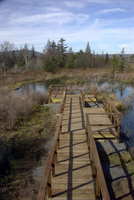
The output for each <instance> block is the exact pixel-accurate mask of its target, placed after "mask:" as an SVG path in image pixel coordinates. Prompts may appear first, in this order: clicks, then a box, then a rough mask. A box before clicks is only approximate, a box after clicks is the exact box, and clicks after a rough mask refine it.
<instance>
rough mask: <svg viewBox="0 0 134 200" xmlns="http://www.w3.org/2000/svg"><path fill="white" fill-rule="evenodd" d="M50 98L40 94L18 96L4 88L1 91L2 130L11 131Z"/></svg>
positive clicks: (0, 117) (0, 125)
mask: <svg viewBox="0 0 134 200" xmlns="http://www.w3.org/2000/svg"><path fill="white" fill-rule="evenodd" d="M47 101H48V97H47V96H46V95H43V94H40V93H34V94H29V95H27V94H25V95H17V94H16V93H15V92H11V91H9V90H8V89H6V88H4V89H1V90H0V129H1V130H11V129H13V128H15V127H16V126H17V125H18V124H19V123H20V122H21V121H23V120H25V119H27V118H28V117H29V116H30V115H31V114H32V113H33V112H34V111H35V109H36V108H37V105H42V104H44V103H47Z"/></svg>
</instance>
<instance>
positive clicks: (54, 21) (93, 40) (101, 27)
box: [0, 0, 134, 53]
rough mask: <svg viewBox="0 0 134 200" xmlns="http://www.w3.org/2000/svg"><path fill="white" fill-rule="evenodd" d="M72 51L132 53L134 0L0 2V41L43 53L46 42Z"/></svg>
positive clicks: (133, 43)
mask: <svg viewBox="0 0 134 200" xmlns="http://www.w3.org/2000/svg"><path fill="white" fill-rule="evenodd" d="M61 37H63V38H64V39H66V41H67V44H68V45H70V46H72V47H73V49H74V50H78V49H85V46H86V43H87V41H89V42H90V45H91V47H92V49H94V50H95V51H97V52H100V51H104V52H106V51H108V52H111V53H114V52H120V51H121V49H122V48H123V47H125V49H126V52H134V0H0V42H3V41H10V42H12V43H15V44H16V45H17V46H18V47H20V46H23V44H24V43H28V44H29V46H31V45H34V46H35V48H36V49H37V50H42V49H43V48H44V46H45V44H46V42H47V40H48V39H50V40H53V39H54V40H56V41H57V40H59V39H60V38H61Z"/></svg>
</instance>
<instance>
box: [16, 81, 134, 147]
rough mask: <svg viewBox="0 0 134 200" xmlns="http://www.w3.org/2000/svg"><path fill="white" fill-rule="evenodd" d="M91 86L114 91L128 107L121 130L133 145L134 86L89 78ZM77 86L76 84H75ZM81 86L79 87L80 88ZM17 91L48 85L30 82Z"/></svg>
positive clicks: (37, 89) (42, 87)
mask: <svg viewBox="0 0 134 200" xmlns="http://www.w3.org/2000/svg"><path fill="white" fill-rule="evenodd" d="M90 84H92V86H93V87H97V88H99V89H100V90H102V91H107V92H108V93H111V92H112V93H114V94H115V95H116V97H117V99H119V100H121V101H123V103H125V104H126V105H127V107H128V109H127V110H126V111H125V112H124V113H123V117H122V121H121V131H122V133H123V135H125V136H126V140H127V142H128V144H129V145H130V146H134V86H133V85H128V84H123V83H120V82H116V81H114V82H113V81H110V82H109V81H103V82H97V81H96V80H91V83H90ZM76 87H77V86H76ZM82 88H83V87H81V89H82ZM16 91H17V93H19V94H23V93H27V94H29V93H31V92H41V93H47V91H48V86H47V84H46V83H45V82H44V83H30V84H27V85H24V86H22V87H21V88H19V89H17V90H16Z"/></svg>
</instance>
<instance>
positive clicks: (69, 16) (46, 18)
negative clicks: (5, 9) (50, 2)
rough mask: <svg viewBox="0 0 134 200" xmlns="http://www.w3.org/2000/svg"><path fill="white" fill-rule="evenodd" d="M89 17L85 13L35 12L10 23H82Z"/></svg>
mask: <svg viewBox="0 0 134 200" xmlns="http://www.w3.org/2000/svg"><path fill="white" fill-rule="evenodd" d="M88 19H89V16H88V15H86V14H74V13H71V12H52V13H47V14H37V15H31V16H26V17H20V18H17V19H16V18H14V19H12V20H11V23H12V24H16V23H17V24H26V23H33V24H34V23H37V22H38V23H57V24H67V23H72V22H79V23H83V22H85V21H86V20H88Z"/></svg>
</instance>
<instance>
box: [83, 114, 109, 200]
mask: <svg viewBox="0 0 134 200" xmlns="http://www.w3.org/2000/svg"><path fill="white" fill-rule="evenodd" d="M86 121H87V141H88V147H89V152H90V160H91V166H92V172H93V177H94V178H95V194H96V198H100V196H102V197H103V199H105V200H110V199H111V198H110V194H109V191H108V187H107V184H106V180H105V177H104V173H103V169H102V165H101V161H100V158H99V154H98V150H97V146H96V142H95V139H94V137H93V134H92V130H91V127H90V125H89V120H88V115H86Z"/></svg>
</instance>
